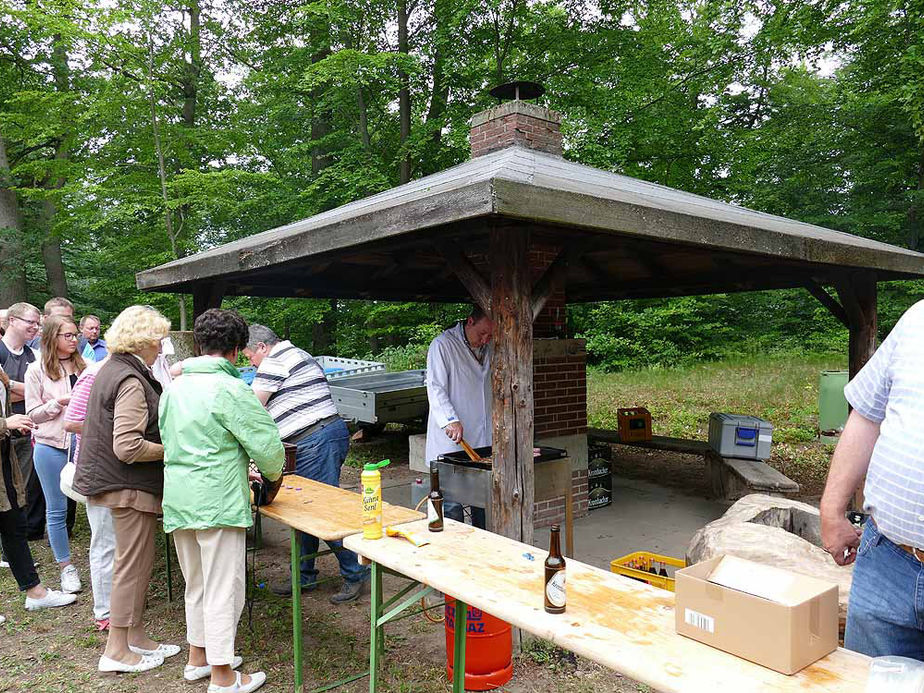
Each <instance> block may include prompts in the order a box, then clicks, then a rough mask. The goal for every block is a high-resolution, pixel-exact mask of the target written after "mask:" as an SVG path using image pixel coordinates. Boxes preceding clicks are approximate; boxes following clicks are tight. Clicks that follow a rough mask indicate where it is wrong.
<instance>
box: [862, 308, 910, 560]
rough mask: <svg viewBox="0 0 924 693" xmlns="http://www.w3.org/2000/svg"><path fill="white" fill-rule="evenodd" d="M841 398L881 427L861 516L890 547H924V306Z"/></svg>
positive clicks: (905, 321)
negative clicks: (867, 515)
mask: <svg viewBox="0 0 924 693" xmlns="http://www.w3.org/2000/svg"><path fill="white" fill-rule="evenodd" d="M844 395H845V396H846V398H847V401H848V402H850V405H851V406H852V407H853V408H854V411H856V412H857V413H858V414H860V415H861V416H862V417H863V418H865V419H869V420H870V421H873V422H876V423H878V424H879V438H878V439H877V440H876V445H875V447H874V448H873V454H872V457H871V459H870V463H869V470H868V472H867V475H866V487H865V489H864V498H865V505H864V508H865V510H866V511H867V512H869V513H870V514H872V516H873V519H874V520H875V521H876V525H877V527H878V528H879V531H880V532H882V533H883V534H884V535H885V536H887V537H888V538H889V539H891V540H892V541H893V542H896V543H898V544H908V545H910V546H917V547H924V426H922V425H921V424H922V421H924V301H920V302H918V303H916V304H914V305H913V306H912V307H911V308H909V309H908V310H907V312H906V313H905V314H904V315H903V316H902V317H901V319H900V320H899V321H898V323H897V324H896V325H895V327H893V328H892V331H891V332H890V333H889V336H888V337H886V339H885V341H884V342H883V343H882V345H881V346H880V347H879V348H878V349H877V350H876V352H875V353H874V354H873V355H872V357H871V358H870V360H869V361H868V362H867V363H866V365H865V366H863V368H862V369H861V370H860V372H859V373H857V374H856V376H854V379H853V380H851V381H850V382H849V383H848V384H847V387H846V388H844Z"/></svg>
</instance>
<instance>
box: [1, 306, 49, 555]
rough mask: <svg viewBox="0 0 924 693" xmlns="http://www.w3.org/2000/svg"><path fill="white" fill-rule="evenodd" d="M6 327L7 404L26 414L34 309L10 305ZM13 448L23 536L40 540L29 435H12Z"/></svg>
mask: <svg viewBox="0 0 924 693" xmlns="http://www.w3.org/2000/svg"><path fill="white" fill-rule="evenodd" d="M7 319H8V321H9V326H8V327H7V330H6V333H5V334H4V335H3V337H2V338H0V368H3V370H4V372H5V373H6V374H7V375H8V376H9V377H10V401H11V402H12V406H11V410H12V412H13V413H14V414H25V413H26V401H25V399H26V387H25V385H24V383H25V380H26V369H27V368H28V367H29V364H30V363H32V362H33V361H35V360H36V353H35V351H33V349H32V348H31V347H29V346H28V342H29V340H31V339H34V338H35V336H36V335H37V334H38V331H39V320H40V315H39V311H38V308H36V307H35V306H33V305H32V304H31V303H14V304H13V305H12V306H10V308H9V310H8V311H7ZM12 442H13V446H14V447H15V449H16V457H17V459H18V460H19V467H20V469H21V470H22V478H23V481H24V482H25V485H26V506H25V507H24V508H23V515H25V518H26V536H27V537H28V538H29V539H31V540H34V539H41V538H42V536H44V534H45V497H44V495H42V486H41V483H40V482H39V479H38V474H33V473H32V436H31V435H30V434H29V433H24V434H18V433H14V435H13V441H12Z"/></svg>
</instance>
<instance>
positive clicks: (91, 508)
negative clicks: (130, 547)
mask: <svg viewBox="0 0 924 693" xmlns="http://www.w3.org/2000/svg"><path fill="white" fill-rule="evenodd" d="M86 508H87V520H89V521H90V585H91V587H92V588H93V618H95V619H97V620H102V619H104V618H109V600H110V598H111V597H112V564H113V561H114V559H115V548H116V539H115V529H113V527H112V511H111V510H109V508H107V507H105V506H102V505H94V504H93V503H87V505H86Z"/></svg>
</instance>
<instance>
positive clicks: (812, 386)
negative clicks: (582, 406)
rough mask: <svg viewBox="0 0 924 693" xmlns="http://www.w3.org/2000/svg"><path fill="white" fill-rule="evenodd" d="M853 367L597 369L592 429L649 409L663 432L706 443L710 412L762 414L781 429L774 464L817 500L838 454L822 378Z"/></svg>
mask: <svg viewBox="0 0 924 693" xmlns="http://www.w3.org/2000/svg"><path fill="white" fill-rule="evenodd" d="M845 367H846V358H845V357H838V356H831V355H829V356H817V355H773V356H760V357H749V358H737V359H731V360H726V361H717V362H714V363H704V364H699V365H696V366H693V367H691V368H682V369H650V370H641V371H625V372H622V373H603V372H600V371H590V372H589V373H588V377H587V407H588V412H587V416H588V425H589V426H591V427H594V428H604V429H611V430H615V429H616V427H617V424H616V410H617V409H618V408H619V407H631V406H645V407H647V408H648V410H649V411H651V416H652V420H653V428H654V433H655V434H658V435H666V436H674V437H677V438H693V439H697V440H706V438H707V437H708V426H709V414H710V412H713V411H725V412H729V413H735V414H750V415H752V416H759V417H761V418H764V419H767V420H768V421H770V422H771V423H773V427H774V430H773V448H772V457H771V459H770V463H771V464H772V465H773V466H774V467H776V468H777V469H779V470H780V471H781V472H783V473H784V474H786V476H788V477H790V478H791V479H793V480H794V481H797V482H798V483H799V484H801V485H802V491H803V495H806V496H814V495H818V494H820V493H821V490H822V488H823V486H824V480H825V475H826V474H827V471H828V463H829V461H830V457H831V452H832V450H833V448H832V446H830V445H822V444H821V443H819V442H818V440H817V436H818V375H819V372H820V371H822V370H833V369H842V368H845Z"/></svg>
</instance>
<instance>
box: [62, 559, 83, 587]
mask: <svg viewBox="0 0 924 693" xmlns="http://www.w3.org/2000/svg"><path fill="white" fill-rule="evenodd" d="M80 590H81V585H80V575H78V573H77V568H76V567H75V566H74V565H73V564H72V565H69V566H67V567H66V568H65V569H64V570H62V571H61V591H62V592H64V593H65V594H76V593H77V592H79V591H80Z"/></svg>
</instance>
